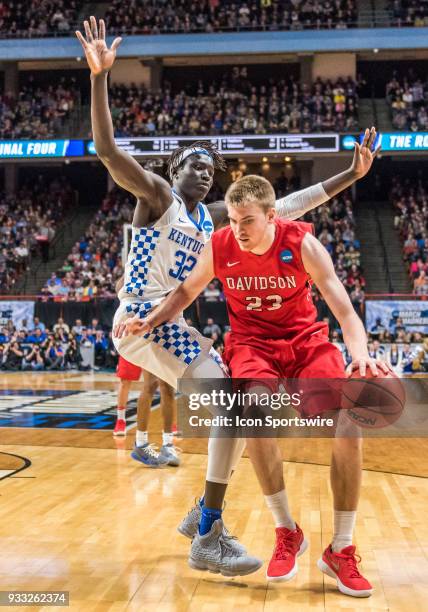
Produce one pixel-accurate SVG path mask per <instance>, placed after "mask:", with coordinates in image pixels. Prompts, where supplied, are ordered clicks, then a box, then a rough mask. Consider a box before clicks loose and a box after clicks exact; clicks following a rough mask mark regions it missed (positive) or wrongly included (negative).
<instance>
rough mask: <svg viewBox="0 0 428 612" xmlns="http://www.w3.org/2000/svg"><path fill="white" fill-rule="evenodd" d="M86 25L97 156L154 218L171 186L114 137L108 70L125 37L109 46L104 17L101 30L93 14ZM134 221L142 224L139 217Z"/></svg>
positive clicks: (84, 42)
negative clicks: (119, 144)
mask: <svg viewBox="0 0 428 612" xmlns="http://www.w3.org/2000/svg"><path fill="white" fill-rule="evenodd" d="M84 27H85V34H86V38H85V37H84V36H83V35H82V34H81V33H80V32H79V31H77V32H76V36H77V38H78V39H79V41H80V42H81V44H82V47H83V50H84V52H85V55H86V59H87V61H88V65H89V68H90V70H91V92H92V96H91V120H92V131H93V136H94V143H95V149H96V151H97V155H98V157H99V159H100V160H101V162H102V163H103V164H104V165H105V166H106V167H107V169H108V171H109V173H110V174H111V176H112V178H113V179H114V181H115V182H116V183H117V184H118V185H120V186H121V187H123V188H124V189H126V190H127V191H130V192H131V193H132V194H134V195H135V196H136V197H137V198H138V199H139V201H140V202H142V203H144V205H145V207H150V208H151V213H152V214H151V217H152V218H150V219H148V218H146V219H145V218H144V217H147V214H146V215H144V214H143V215H142V220H144V221H146V222H147V221H149V220H153V217H154V218H158V217H159V216H161V215H162V214H163V212H165V210H166V209H167V208H168V206H169V205H170V204H171V201H172V196H171V188H170V186H169V184H168V183H167V181H165V180H164V179H163V178H162V177H160V176H158V175H156V174H154V173H153V172H148V171H147V170H144V168H142V167H141V166H140V164H139V163H138V162H137V161H136V160H135V159H134V158H133V157H132V156H131V155H129V154H128V153H126V152H125V151H122V150H121V149H119V147H118V146H117V145H116V143H115V140H114V133H113V122H112V119H111V114H110V109H109V105H108V92H107V78H108V72H109V70H110V69H111V67H112V66H113V63H114V61H115V58H116V50H117V48H118V46H119V45H120V43H121V40H122V39H121V38H115V39H114V41H113V43H112V45H111V47H110V49H109V48H108V47H107V44H106V41H105V35H106V33H105V24H104V21H103V20H102V19H101V20H100V22H99V29H98V24H97V21H96V19H95V17H91V19H90V24H89V22H88V21H85V22H84ZM138 212H139V211H138V207H137V211H136V215H137V217H138V216H141V214H140V215H138V214H137V213H138ZM140 213H141V211H140ZM146 213H147V211H146ZM134 221H135V219H134ZM135 224H136V225H139V223H138V219H137V222H136V223H135Z"/></svg>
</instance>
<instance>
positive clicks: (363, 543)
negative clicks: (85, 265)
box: [0, 373, 428, 612]
mask: <svg viewBox="0 0 428 612" xmlns="http://www.w3.org/2000/svg"><path fill="white" fill-rule="evenodd" d="M140 386H141V385H140V384H138V383H137V384H136V385H135V390H136V391H138V388H139V387H140ZM116 388H117V382H116V379H115V377H114V376H113V375H107V374H87V373H85V374H77V373H70V374H22V373H12V374H5V373H2V378H1V382H0V391H2V392H3V395H2V396H0V397H1V400H0V417H1V421H0V423H1V424H2V425H3V424H4V425H6V426H4V427H2V430H1V441H0V443H1V446H0V479H1V482H0V495H1V514H2V521H1V525H0V538H1V539H0V542H1V552H2V554H1V556H0V559H1V560H0V590H14V591H16V590H38V591H41V590H49V591H54V590H65V591H69V592H70V609H72V610H84V611H89V610H94V611H95V610H96V611H98V610H99V611H101V610H112V611H113V610H139V611H141V610H142V611H146V610H147V611H152V610H153V611H154V610H156V611H158V610H160V611H179V612H181V611H185V610H186V611H187V610H191V611H195V612H196V611H197V612H200V611H216V610H221V611H222V612H224V611H225V610H235V609H238V608H243V609H246V610H254V611H262V610H263V611H264V610H277V609H279V608H282V607H283V608H284V609H290V610H299V611H300V610H311V609H316V610H329V611H331V612H333V611H335V610H338V609H346V610H376V611H378V610H397V611H403V612H408V611H413V610H415V611H416V610H423V609H424V608H425V605H426V601H427V598H428V585H427V582H428V560H427V555H428V527H427V523H426V508H427V500H428V484H427V480H426V476H427V474H428V453H427V448H428V444H427V441H426V440H425V439H418V438H413V439H400V440H396V439H372V440H367V441H366V442H365V460H364V467H365V471H364V477H363V489H362V497H361V502H360V507H359V513H358V520H357V529H356V544H357V548H358V552H359V553H360V554H361V556H362V558H363V564H362V568H363V571H364V573H365V575H366V576H367V577H368V578H369V580H370V581H371V582H372V584H373V586H374V588H375V592H374V594H373V596H372V597H371V598H369V599H365V600H358V599H355V598H351V597H347V596H345V595H342V594H340V593H339V591H338V590H337V589H336V586H335V583H334V582H333V581H332V580H331V579H329V578H328V577H325V576H323V575H322V574H321V573H320V572H319V570H318V569H317V567H316V561H317V559H318V557H319V556H320V553H321V552H322V550H323V549H324V548H325V546H327V544H328V543H329V542H330V540H331V535H332V502H331V494H330V490H329V467H328V464H329V454H330V452H329V448H330V441H329V440H291V441H283V442H282V447H283V451H284V458H285V462H284V474H285V478H286V483H287V490H288V496H289V499H290V502H291V508H292V511H293V515H294V516H295V517H296V519H297V521H298V522H299V523H300V524H301V526H302V528H303V529H304V531H305V535H306V537H307V538H308V539H309V543H310V547H309V549H308V551H307V553H305V554H304V555H303V556H302V557H301V558H300V559H299V568H300V569H299V573H298V575H297V576H296V578H295V579H293V580H292V581H290V582H288V583H283V584H269V585H268V584H267V582H266V579H265V571H266V567H267V562H268V560H269V558H270V556H271V553H272V549H273V543H274V529H273V523H272V519H271V515H270V512H269V511H268V510H267V509H266V507H265V504H264V500H263V497H262V495H261V493H260V490H259V487H258V484H257V481H256V478H255V476H254V473H253V470H252V467H251V464H250V461H249V460H248V459H247V458H245V457H244V458H243V459H242V461H241V463H240V465H239V467H238V469H237V471H236V473H235V474H234V476H233V478H232V481H231V484H230V486H229V490H228V493H227V497H226V499H227V501H228V503H227V508H226V510H225V513H224V518H225V521H226V524H227V526H228V527H229V529H230V530H231V531H232V532H233V533H235V534H236V535H237V536H238V537H239V538H240V540H241V541H242V542H243V543H244V544H245V545H246V546H247V548H248V549H249V550H250V551H251V553H252V554H254V555H257V556H259V557H261V558H262V559H263V560H264V561H265V564H264V566H263V568H262V569H260V570H259V571H258V572H257V573H255V574H253V575H251V576H248V577H243V578H235V579H226V578H223V577H221V576H217V575H213V574H209V573H203V572H195V571H193V570H191V569H190V568H189V567H188V565H187V555H188V550H189V541H188V540H186V539H185V538H183V536H181V535H180V534H178V532H177V531H176V527H177V525H178V523H179V522H180V521H181V519H182V518H183V516H184V515H185V514H186V513H187V511H188V510H189V509H190V507H191V505H192V504H193V499H194V497H195V496H197V495H200V494H201V492H202V488H203V482H204V477H205V467H206V441H205V440H200V439H199V440H183V441H180V442H178V445H179V446H180V447H182V449H183V454H182V465H181V466H180V467H179V468H166V469H162V470H151V469H148V468H145V467H144V466H143V465H140V464H138V463H136V462H135V461H133V460H132V459H131V458H130V454H129V449H130V448H132V446H133V443H134V438H135V435H134V434H135V429H130V431H128V435H127V437H126V440H114V439H113V436H112V434H111V430H106V429H105V428H103V423H104V421H103V419H104V420H105V418H106V417H105V416H103V415H101V416H99V415H97V402H101V401H102V402H104V401H105V402H110V401H112V397H113V396H114V392H115V389H116ZM48 392H51V393H52V394H51V396H49V395H46V394H47V393H48ZM53 392H61V393H63V395H61V396H60V397H57V396H56V395H55V393H53ZM26 394H27V395H26ZM28 394H30V395H28ZM135 395H136V394H135ZM22 398H24V399H22ZM28 398H30V399H28ZM40 398H41V399H40ZM26 402H30V403H29V404H28V405H26ZM61 402H63V403H62V404H61ZM7 405H8V406H15V408H7V407H6V406H7ZM106 405H107V404H106ZM23 406H24V407H23ZM76 406H77V408H76ZM2 407H3V408H2ZM103 408H104V406H103ZM76 409H78V410H80V411H82V412H84V413H85V414H86V415H87V417H88V422H90V423H91V426H92V427H93V428H92V429H90V428H84V427H79V421H78V419H77V418H75V416H70V415H75V412H76ZM61 410H63V412H64V413H65V414H66V415H67V414H68V416H66V417H64V419H63V420H62V421H60V422H59V421H58V422H57V424H56V426H55V428H53V427H51V426H50V422H49V420H48V421H46V420H43V419H45V417H44V416H43V417H42V416H41V415H42V413H43V415H45V414H46V411H47V412H48V413H49V412H50V414H51V415H56V414H57V413H58V412H59V411H61ZM55 411H56V412H55ZM67 411H68V413H67ZM73 411H74V412H73ZM16 415H19V419H21V421H20V422H19V426H13V423H14V419H15V418H18V417H16ZM37 415H38V416H37ZM52 418H53V417H52ZM55 418H56V417H55ZM67 418H68V419H69V420H68V421H67ZM67 424H72V426H70V427H67ZM152 431H153V432H154V435H153V436H152V438H151V441H154V442H157V443H159V442H160V432H161V420H160V415H159V410H155V411H154V412H153V418H152ZM23 609H24V608H23ZM31 609H40V610H41V609H43V610H45V609H46V610H49V609H52V608H48V607H46V608H42V607H38V608H37V607H33V608H31ZM58 609H59V608H58Z"/></svg>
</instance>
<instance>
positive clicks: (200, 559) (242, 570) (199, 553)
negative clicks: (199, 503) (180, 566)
mask: <svg viewBox="0 0 428 612" xmlns="http://www.w3.org/2000/svg"><path fill="white" fill-rule="evenodd" d="M223 529H224V526H223V521H222V520H221V519H217V520H216V521H214V523H213V525H212V527H211V531H209V532H208V533H207V534H205V535H203V536H201V535H199V533H197V534H196V535H195V537H194V538H193V540H192V546H191V549H190V556H189V565H190V567H191V568H193V569H195V570H202V571H209V572H212V573H213V574H222V576H246V575H247V574H252V573H253V572H256V571H257V570H258V569H259V568H260V567H261V566H262V564H263V562H262V561H261V560H260V559H257V558H256V557H250V556H249V555H247V554H245V553H244V554H242V553H239V552H238V551H237V550H236V548H234V547H233V546H231V545H230V540H229V539H227V538H225V537H224V535H223Z"/></svg>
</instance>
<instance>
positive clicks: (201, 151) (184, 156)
mask: <svg viewBox="0 0 428 612" xmlns="http://www.w3.org/2000/svg"><path fill="white" fill-rule="evenodd" d="M195 154H199V155H208V157H209V158H210V159H211V160H212V155H211V153H210V152H209V151H207V150H206V149H204V148H203V147H190V148H189V149H185V150H184V151H183V153H182V154H181V155H180V158H179V160H177V166H176V167H178V166H181V164H182V163H183V162H184V160H185V159H187V158H188V157H189V156H190V155H195Z"/></svg>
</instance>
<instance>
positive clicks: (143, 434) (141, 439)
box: [135, 429, 149, 446]
mask: <svg viewBox="0 0 428 612" xmlns="http://www.w3.org/2000/svg"><path fill="white" fill-rule="evenodd" d="M148 441H149V432H148V431H140V430H139V429H137V436H136V439H135V443H136V445H137V446H144V445H145V444H147V443H148Z"/></svg>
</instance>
